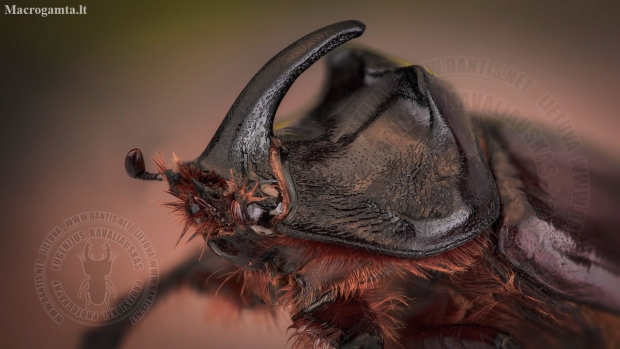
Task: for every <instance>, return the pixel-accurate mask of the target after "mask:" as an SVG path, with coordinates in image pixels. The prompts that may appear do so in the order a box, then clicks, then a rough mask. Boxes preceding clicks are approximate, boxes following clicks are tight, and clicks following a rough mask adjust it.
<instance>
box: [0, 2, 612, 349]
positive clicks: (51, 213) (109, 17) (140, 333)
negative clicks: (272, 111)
mask: <svg viewBox="0 0 620 349" xmlns="http://www.w3.org/2000/svg"><path fill="white" fill-rule="evenodd" d="M79 4H82V5H85V6H87V8H88V10H87V11H88V14H87V15H74V16H71V15H51V16H48V17H46V18H42V17H40V16H37V15H21V16H20V15H7V14H4V6H3V7H2V14H0V45H1V46H0V47H1V50H0V55H1V61H0V62H1V65H0V67H1V68H0V72H1V73H0V74H1V75H0V116H1V117H2V125H1V127H0V133H1V135H0V144H1V146H0V149H1V152H0V154H1V155H0V156H1V157H2V158H1V159H2V161H1V162H2V164H4V170H3V171H2V174H1V175H0V176H1V179H0V188H1V194H2V196H1V197H2V199H1V204H2V208H1V210H0V215H1V220H0V221H1V222H2V224H3V225H2V227H3V229H2V231H1V232H0V239H1V243H0V270H1V275H2V279H1V286H0V290H1V291H0V303H1V304H2V306H1V307H0V309H1V312H0V319H1V320H0V321H1V325H0V338H1V339H0V341H2V342H3V343H5V344H6V343H8V345H6V346H5V345H2V347H5V348H41V347H46V348H71V347H75V346H76V345H77V342H78V339H79V335H80V333H81V332H82V331H84V330H85V329H86V328H87V327H86V326H83V325H79V324H77V323H74V322H72V321H70V319H66V320H65V322H64V323H63V324H62V325H60V326H59V325H56V324H55V323H54V322H52V320H51V319H50V318H49V317H48V316H47V314H46V313H45V311H44V310H43V308H42V306H41V304H40V302H39V300H38V298H37V295H36V292H35V288H34V283H33V266H34V261H35V259H36V258H37V255H38V248H39V246H40V244H41V242H42V241H43V239H44V238H45V236H46V235H47V234H48V233H49V231H50V230H51V229H52V228H53V227H54V226H56V225H61V224H62V221H63V220H64V219H65V218H67V217H69V216H71V215H73V214H76V213H79V212H83V211H89V210H100V211H109V212H116V213H119V214H122V215H124V216H126V217H127V218H128V219H130V220H131V221H133V222H134V225H135V226H138V227H140V228H141V229H142V230H143V231H145V232H146V234H148V237H149V238H150V240H151V241H152V242H153V244H154V247H155V250H156V252H157V256H158V260H159V262H160V265H161V269H162V271H164V272H165V270H169V269H170V268H171V267H172V266H173V265H175V264H176V263H178V262H180V261H181V260H183V259H184V257H185V256H187V254H188V253H190V252H191V251H193V250H194V249H199V248H201V247H202V245H201V241H195V242H194V243H193V244H192V245H191V246H189V247H186V248H185V249H181V250H179V251H176V252H174V253H173V249H172V247H173V245H174V241H175V240H176V238H177V236H178V235H177V234H178V230H179V229H178V226H177V225H176V223H174V221H175V217H174V216H171V215H169V214H168V210H167V209H165V208H162V207H159V206H157V205H156V203H159V202H162V201H166V200H167V199H168V197H167V195H166V194H165V193H163V189H164V186H163V185H157V184H153V183H139V182H137V181H135V180H130V179H129V178H128V177H127V176H126V174H125V171H124V168H123V157H124V155H125V154H126V152H127V151H128V150H129V149H131V148H134V147H140V148H141V149H142V150H143V151H144V153H145V156H146V157H150V156H152V155H154V154H155V153H156V152H157V151H161V152H162V153H163V154H164V158H165V159H166V160H167V161H168V162H169V159H170V158H171V155H172V152H173V151H174V152H175V153H176V154H177V155H178V156H179V157H180V158H181V159H184V160H190V159H193V158H195V157H196V156H197V155H198V154H199V153H200V152H201V151H202V150H203V149H204V147H205V146H206V145H207V143H208V141H209V139H210V138H211V136H212V135H213V133H214V132H215V130H216V128H217V126H218V125H219V123H220V121H221V120H222V118H223V117H224V115H225V114H226V112H227V110H228V108H229V107H230V105H231V104H232V103H233V101H234V99H235V98H236V97H237V95H238V93H239V92H240V91H241V90H242V89H243V87H244V86H245V84H246V83H247V82H248V81H249V80H250V78H251V77H252V76H253V74H254V73H255V72H256V71H258V69H260V67H261V66H262V65H263V64H264V63H265V62H267V60H269V58H271V56H273V55H274V54H275V53H277V52H278V51H279V50H280V49H282V48H284V47H285V46H287V45H288V44H290V43H291V42H293V41H295V40H296V39H298V38H299V37H301V36H303V35H305V34H307V33H309V32H311V31H313V30H315V29H318V28H320V27H322V26H324V25H327V24H331V23H333V22H337V21H341V20H346V19H358V20H361V21H363V22H364V23H365V24H366V25H367V30H366V33H365V34H364V36H362V37H361V38H360V39H358V40H356V42H357V43H358V44H363V45H366V46H370V47H372V48H375V49H377V50H379V51H383V52H385V53H388V54H390V55H392V56H395V57H400V58H403V59H405V60H407V61H410V62H422V61H427V60H431V59H436V58H441V57H448V56H450V57H455V56H473V57H483V58H486V59H490V60H494V61H498V62H502V63H503V64H505V65H507V66H511V67H515V68H516V69H518V70H520V71H522V72H524V73H526V74H527V75H528V76H530V77H532V78H533V79H534V80H535V82H536V86H538V87H540V88H542V90H546V91H549V92H550V93H551V94H552V95H553V96H554V97H555V98H556V99H557V100H558V101H559V102H560V104H561V105H562V107H563V108H564V109H565V110H566V111H567V112H568V113H569V116H570V118H571V120H572V122H573V123H574V125H575V127H576V128H577V130H578V131H579V135H580V137H581V138H582V140H585V141H586V142H588V143H590V144H592V145H593V146H594V147H597V148H600V149H601V150H604V151H607V152H609V153H610V154H612V155H613V156H614V157H615V158H616V159H618V158H620V155H619V153H618V149H619V148H620V147H619V145H620V137H618V132H619V131H620V127H619V126H620V121H619V118H618V111H619V110H620V98H618V87H617V86H618V81H620V69H619V68H618V64H619V63H620V44H619V43H620V25H619V24H618V23H619V21H618V18H620V16H619V15H620V12H619V11H618V6H617V5H616V4H614V2H612V1H609V2H583V3H567V2H560V1H558V2H539V1H526V2H519V3H508V2H496V1H459V2H447V1H438V2H413V1H410V2H397V1H383V2H378V1H377V2H371V1H364V2H353V1H351V2H337V3H335V2H332V1H306V2H292V1H271V2H262V3H259V2H252V1H246V2H235V1H222V2H216V1H185V2H182V3H181V2H172V1H148V2H147V1H144V2H129V1H117V0H111V1H96V2H92V1H88V0H84V1H83V2H76V1H70V0H65V1H57V0H53V1H47V0H46V1H41V0H38V1H32V0H30V1H23V4H21V5H18V6H37V7H40V6H76V5H79ZM3 5H4V4H3ZM323 71H324V68H323V66H322V62H319V63H317V65H315V66H313V67H312V68H311V69H310V70H309V71H308V72H307V73H306V74H304V75H303V76H302V77H301V78H300V79H299V80H298V82H297V83H296V84H295V85H294V87H293V89H291V91H290V92H289V94H288V95H287V97H286V98H285V100H284V102H283V104H282V106H281V108H280V110H279V115H287V114H290V113H292V112H294V111H295V110H297V109H298V108H303V107H304V106H307V105H308V104H309V103H311V102H312V100H313V97H315V96H316V94H317V92H318V89H319V87H320V84H321V79H322V73H323ZM455 84H456V85H457V86H458V82H455ZM152 165H153V164H152V163H151V162H150V161H149V162H147V166H148V167H149V168H150V169H151V170H153V169H154V167H153V166H152ZM76 277H77V278H83V277H84V276H83V275H77V276H76ZM119 291H121V292H123V291H125V290H119ZM208 304H209V300H207V299H205V298H202V297H199V296H196V295H195V294H194V293H192V292H191V291H184V292H181V293H178V294H176V295H174V296H172V297H170V298H168V299H166V300H164V301H163V302H162V303H161V304H159V305H158V306H157V307H155V308H153V309H151V311H150V312H149V314H148V316H147V317H146V318H145V319H144V320H143V321H142V322H140V324H139V325H138V326H136V328H135V332H134V333H132V334H131V335H130V337H129V338H128V342H127V343H126V346H125V347H127V348H143V347H144V348H146V347H148V348H151V349H154V348H167V347H170V346H171V345H173V344H174V345H177V346H183V347H185V348H197V347H203V348H242V347H252V348H274V347H280V348H281V347H283V346H284V343H285V341H286V335H285V333H284V330H283V329H284V328H285V327H286V326H287V320H286V319H284V318H283V320H282V321H281V326H280V327H281V328H282V329H273V328H271V329H270V328H269V326H267V325H266V324H264V323H263V322H264V321H262V320H252V319H246V320H244V321H243V322H242V323H241V324H239V325H238V326H233V327H230V326H224V325H218V324H213V325H208V326H207V325H205V317H206V314H207V311H206V308H207V307H208V306H209V305H208Z"/></svg>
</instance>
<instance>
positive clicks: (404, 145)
mask: <svg viewBox="0 0 620 349" xmlns="http://www.w3.org/2000/svg"><path fill="white" fill-rule="evenodd" d="M364 28H365V27H364V25H363V24H362V23H360V22H357V21H347V22H341V23H336V24H334V25H331V26H328V27H325V28H322V29H320V30H317V31H315V32H313V33H311V34H309V35H307V36H305V37H303V38H302V39H300V40H298V41H297V42H295V43H293V44H292V45H290V46H289V47H287V48H286V49H284V50H283V51H281V52H280V53H279V54H277V55H276V56H275V57H274V58H272V59H271V60H270V61H269V62H268V63H267V64H266V65H265V66H264V67H263V68H262V69H261V70H260V71H259V72H258V73H257V74H256V75H255V76H254V78H253V79H252V80H251V81H250V83H249V84H248V85H247V86H246V88H245V89H244V90H243V91H242V92H241V94H240V96H239V97H238V98H237V100H236V101H235V103H234V104H233V106H232V107H231V109H230V111H229V112H228V114H227V115H226V117H225V119H224V121H223V122H222V124H221V125H220V127H219V128H218V130H217V132H216V134H215V135H214V137H213V139H212V140H211V142H210V143H209V145H208V146H207V148H206V149H205V151H204V152H203V153H202V154H201V155H200V156H199V157H198V158H197V159H196V160H194V161H191V162H180V161H178V160H175V162H176V168H175V169H168V168H166V167H165V165H164V164H163V161H161V160H156V163H157V165H158V169H159V174H150V173H148V172H146V171H145V170H144V161H143V159H142V154H141V153H140V151H139V150H137V149H134V150H132V151H131V152H130V153H129V154H128V155H127V157H126V160H125V161H126V162H125V165H126V169H127V172H128V174H129V175H130V176H131V177H133V178H139V179H151V180H162V179H163V178H162V176H163V177H165V179H166V180H167V181H168V184H169V186H170V189H169V192H170V193H171V194H172V195H174V196H175V197H177V198H178V199H179V200H178V201H177V202H176V203H173V204H171V205H172V206H173V207H174V208H175V209H176V210H178V211H180V212H181V213H183V215H184V216H185V217H186V228H185V230H184V232H183V234H184V233H185V231H187V229H188V228H189V227H192V226H193V227H196V228H197V230H196V233H195V234H194V235H193V236H196V235H203V236H204V237H205V238H206V239H208V242H209V246H210V247H211V249H212V250H213V251H214V252H216V253H217V254H218V255H220V256H221V257H222V258H224V259H226V260H228V261H230V262H233V263H234V264H237V265H247V264H248V263H251V262H252V261H253V260H254V259H255V258H258V256H255V255H253V253H255V252H256V250H257V249H256V248H254V247H256V246H257V244H260V241H261V240H262V239H263V238H265V237H266V236H269V235H274V234H276V235H279V234H284V235H287V236H290V237H293V238H301V239H309V240H315V241H325V242H331V243H337V244H341V245H347V246H357V247H362V248H366V249H370V250H374V251H378V252H381V253H385V254H390V255H396V256H410V257H423V256H426V255H431V254H437V253H440V252H442V251H445V250H447V249H450V248H453V247H456V246H458V245H460V244H462V243H464V242H466V241H468V240H471V239H473V238H474V237H475V236H477V235H478V234H479V233H480V232H481V231H482V230H483V229H484V228H486V227H488V225H489V224H490V223H491V222H492V221H494V220H495V219H496V217H497V205H498V202H497V200H498V199H497V192H496V190H495V186H494V184H493V181H492V177H491V174H490V171H489V169H488V166H487V164H486V162H485V161H484V159H483V157H482V155H481V153H480V150H479V146H478V143H477V141H476V139H475V136H474V134H473V132H472V130H471V127H470V126H469V124H468V122H467V119H466V117H465V115H463V114H462V112H459V111H456V110H458V108H450V104H451V103H456V104H458V101H456V100H455V99H454V98H453V97H451V96H452V95H451V94H450V89H449V88H448V87H447V86H445V85H444V84H443V83H441V82H440V81H439V80H438V79H436V78H435V77H433V76H431V75H430V74H428V73H427V72H426V71H425V70H424V69H423V68H421V67H418V66H408V67H402V66H399V65H398V64H397V63H395V62H393V61H391V60H389V59H386V58H384V57H381V56H378V55H375V54H372V53H369V52H367V51H362V50H355V49H349V50H343V51H341V52H339V53H334V54H333V55H332V56H331V59H330V63H329V64H330V77H329V79H328V86H327V91H326V93H325V95H324V100H323V102H322V103H321V104H320V105H319V106H318V107H316V108H315V109H314V110H313V111H311V112H310V113H309V114H308V115H307V116H306V117H305V118H303V119H302V120H301V121H300V122H299V123H298V125H296V126H295V127H291V128H287V129H283V130H279V131H278V132H277V133H276V134H274V131H273V120H274V117H275V113H276V110H277V107H278V105H279V104H280V102H281V100H282V98H283V97H284V95H285V93H286V92H287V91H288V89H289V87H290V86H291V85H292V84H293V82H294V81H295V79H296V78H297V77H298V76H299V75H300V74H301V73H302V72H303V71H304V70H305V69H307V68H308V67H309V66H310V65H311V64H312V63H314V62H315V61H316V60H318V59H319V58H320V57H321V56H323V55H325V54H326V53H327V52H329V51H330V50H332V49H333V48H335V47H337V46H338V45H340V44H342V43H344V42H346V41H347V40H350V39H352V38H355V37H357V36H359V35H361V34H362V32H363V31H364ZM455 101H456V102H455ZM193 236H192V237H193Z"/></svg>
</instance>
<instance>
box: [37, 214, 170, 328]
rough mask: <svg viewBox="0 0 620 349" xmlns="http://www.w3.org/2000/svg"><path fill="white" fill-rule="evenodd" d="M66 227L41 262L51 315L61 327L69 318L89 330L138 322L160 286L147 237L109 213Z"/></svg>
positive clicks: (45, 245)
mask: <svg viewBox="0 0 620 349" xmlns="http://www.w3.org/2000/svg"><path fill="white" fill-rule="evenodd" d="M63 223H64V229H62V228H61V227H60V226H56V227H55V228H54V229H53V230H52V231H51V232H50V233H49V234H48V235H47V237H46V238H45V240H44V241H43V242H42V244H41V247H40V248H39V254H40V258H38V259H37V260H36V262H35V268H34V272H35V274H34V279H35V287H36V291H37V295H38V297H39V300H40V301H41V304H42V305H43V308H44V309H45V311H46V312H47V314H48V315H49V316H50V317H51V318H52V320H53V321H54V322H55V323H57V324H59V325H60V324H62V322H63V321H64V320H65V319H67V318H69V319H71V320H72V321H75V322H78V323H81V324H84V325H87V326H104V325H105V324H109V323H115V322H119V321H123V320H124V319H126V320H128V322H129V323H131V324H136V323H138V322H139V321H140V319H142V318H143V317H144V315H145V314H146V313H147V312H148V310H149V309H150V306H151V304H152V303H153V301H154V299H155V297H156V295H157V290H158V285H159V264H158V261H157V258H156V254H155V250H154V248H153V245H152V244H151V242H150V241H149V239H148V238H147V236H146V234H145V233H144V232H143V231H142V230H141V229H139V228H137V227H134V226H133V223H132V222H131V221H129V220H127V219H126V218H125V217H123V216H121V215H118V214H114V213H109V212H101V211H89V212H82V213H79V214H76V215H73V216H71V217H69V218H67V219H65V220H64V221H63ZM76 256H77V258H76Z"/></svg>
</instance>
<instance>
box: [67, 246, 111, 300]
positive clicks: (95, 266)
mask: <svg viewBox="0 0 620 349" xmlns="http://www.w3.org/2000/svg"><path fill="white" fill-rule="evenodd" d="M92 247H93V245H92V244H91V243H90V239H89V240H88V241H87V242H86V245H85V246H84V252H81V253H78V254H77V256H78V258H79V259H80V260H81V261H82V267H83V268H84V274H86V275H87V276H88V278H87V279H86V280H84V282H83V283H82V286H81V287H80V290H79V291H78V298H82V294H83V293H84V295H85V296H86V305H85V306H84V308H85V309H88V307H89V305H90V304H91V303H92V304H102V303H105V305H106V310H110V292H112V295H113V296H114V298H116V296H117V294H116V289H115V288H114V284H113V283H112V281H110V279H108V275H110V273H111V272H112V263H114V261H115V260H116V258H117V257H118V253H113V252H112V250H111V249H110V244H109V243H108V240H107V239H106V240H105V244H104V245H103V250H104V251H105V254H104V256H103V258H101V259H93V257H92V253H91V250H92Z"/></svg>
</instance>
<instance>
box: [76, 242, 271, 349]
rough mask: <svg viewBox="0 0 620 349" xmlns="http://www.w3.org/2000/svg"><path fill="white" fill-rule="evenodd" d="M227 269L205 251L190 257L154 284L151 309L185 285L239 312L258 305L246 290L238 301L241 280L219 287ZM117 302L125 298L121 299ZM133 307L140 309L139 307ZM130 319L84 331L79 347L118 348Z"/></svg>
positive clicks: (258, 300)
mask: <svg viewBox="0 0 620 349" xmlns="http://www.w3.org/2000/svg"><path fill="white" fill-rule="evenodd" d="M230 266H231V265H230V264H228V263H226V262H224V261H223V260H222V259H220V258H217V256H215V255H214V254H212V253H210V251H209V252H206V251H205V254H204V256H203V257H202V258H201V259H199V255H192V256H190V258H189V259H188V260H187V261H186V262H185V263H183V264H181V265H179V266H177V267H176V268H175V269H173V270H172V271H170V272H169V273H168V274H167V275H163V276H162V278H161V279H160V282H159V285H158V289H157V296H156V297H155V300H154V303H153V305H152V306H151V307H155V306H156V304H157V302H159V301H161V300H162V299H164V298H165V297H166V296H167V295H170V294H171V293H173V292H174V291H176V290H179V289H181V288H182V287H188V286H189V287H191V288H192V289H194V290H196V291H198V292H200V293H204V294H209V295H213V294H215V293H216V292H217V296H218V300H220V299H222V297H223V298H225V299H226V301H230V303H232V304H233V305H234V306H236V307H238V308H239V309H241V308H244V307H250V308H251V307H256V306H259V305H261V301H262V299H261V298H260V297H258V296H257V297H254V296H252V295H250V297H248V295H247V291H246V294H244V295H245V296H246V297H245V298H244V299H243V300H241V297H240V295H241V291H242V290H243V280H242V279H241V278H231V279H230V280H228V281H227V282H225V283H224V284H222V283H223V281H224V279H223V278H221V277H218V275H219V276H221V275H222V274H223V273H226V271H230V270H233V269H232V268H230ZM226 268H227V269H226ZM218 291H219V292H218ZM86 295H87V297H88V296H89V294H88V291H87V292H86ZM120 299H121V300H122V299H125V296H123V297H121V298H120ZM87 302H88V301H87ZM218 303H221V302H218ZM262 304H264V303H262ZM137 306H140V304H138V305H137ZM130 318H131V317H127V318H125V319H122V320H120V321H118V322H114V323H109V324H105V326H98V327H96V328H94V329H92V330H90V331H88V332H86V333H85V334H84V335H83V337H82V342H81V344H80V348H84V349H87V348H88V349H113V348H119V347H121V345H122V343H123V341H124V339H125V337H126V336H127V334H128V333H130V332H131V330H132V327H133V326H132V323H131V321H130Z"/></svg>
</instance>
